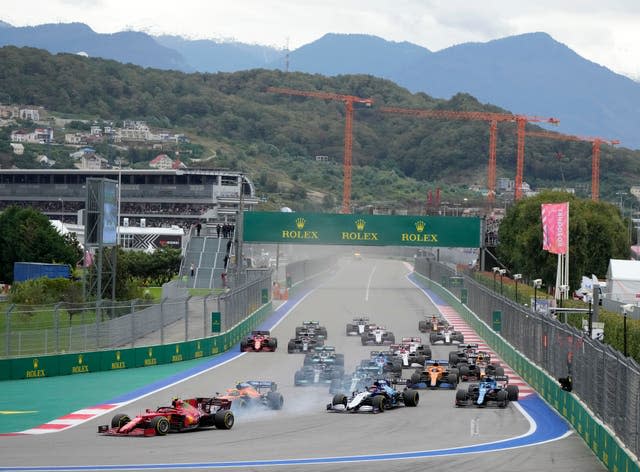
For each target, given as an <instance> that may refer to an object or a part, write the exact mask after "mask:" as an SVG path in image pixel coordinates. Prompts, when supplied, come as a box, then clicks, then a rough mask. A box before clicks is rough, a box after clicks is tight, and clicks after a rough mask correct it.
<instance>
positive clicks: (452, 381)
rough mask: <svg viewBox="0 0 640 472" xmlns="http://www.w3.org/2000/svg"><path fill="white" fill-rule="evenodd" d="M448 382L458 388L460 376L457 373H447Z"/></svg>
mask: <svg viewBox="0 0 640 472" xmlns="http://www.w3.org/2000/svg"><path fill="white" fill-rule="evenodd" d="M447 383H448V384H451V385H452V387H451V388H456V387H457V386H458V376H457V375H456V374H449V375H447Z"/></svg>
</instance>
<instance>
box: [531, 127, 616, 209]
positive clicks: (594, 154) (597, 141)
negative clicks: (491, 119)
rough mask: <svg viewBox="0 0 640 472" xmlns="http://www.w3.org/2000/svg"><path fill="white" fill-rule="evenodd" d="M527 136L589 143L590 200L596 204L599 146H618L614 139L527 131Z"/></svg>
mask: <svg viewBox="0 0 640 472" xmlns="http://www.w3.org/2000/svg"><path fill="white" fill-rule="evenodd" d="M527 136H537V137H540V138H549V139H558V140H561V141H583V142H589V143H591V200H593V201H594V202H597V201H598V200H599V199H600V146H601V145H602V144H610V145H612V146H614V145H616V144H620V141H618V140H616V139H603V138H592V137H581V136H573V135H570V134H560V133H551V132H549V131H529V132H528V133H527Z"/></svg>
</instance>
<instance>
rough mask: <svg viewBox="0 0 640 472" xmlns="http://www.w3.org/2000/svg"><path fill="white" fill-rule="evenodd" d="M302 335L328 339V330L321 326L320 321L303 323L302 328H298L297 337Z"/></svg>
mask: <svg viewBox="0 0 640 472" xmlns="http://www.w3.org/2000/svg"><path fill="white" fill-rule="evenodd" d="M301 334H306V335H308V336H309V335H315V336H316V337H317V338H322V339H327V328H325V327H324V326H320V322H319V321H303V322H302V326H297V327H296V337H298V336H300V335H301Z"/></svg>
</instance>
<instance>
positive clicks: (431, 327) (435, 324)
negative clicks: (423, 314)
mask: <svg viewBox="0 0 640 472" xmlns="http://www.w3.org/2000/svg"><path fill="white" fill-rule="evenodd" d="M447 324H448V323H447V320H445V319H444V318H443V317H442V316H441V315H439V314H438V315H431V316H428V317H427V318H426V319H424V320H420V321H418V330H419V331H420V332H421V333H429V332H434V333H437V332H438V330H441V329H444V327H445V326H447Z"/></svg>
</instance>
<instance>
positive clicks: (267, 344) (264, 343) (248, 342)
mask: <svg viewBox="0 0 640 472" xmlns="http://www.w3.org/2000/svg"><path fill="white" fill-rule="evenodd" d="M277 347H278V340H277V339H276V338H272V337H271V333H269V331H251V334H250V335H249V336H247V337H246V338H245V339H243V340H242V341H240V351H242V352H260V351H267V352H273V351H275V350H276V348H277Z"/></svg>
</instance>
